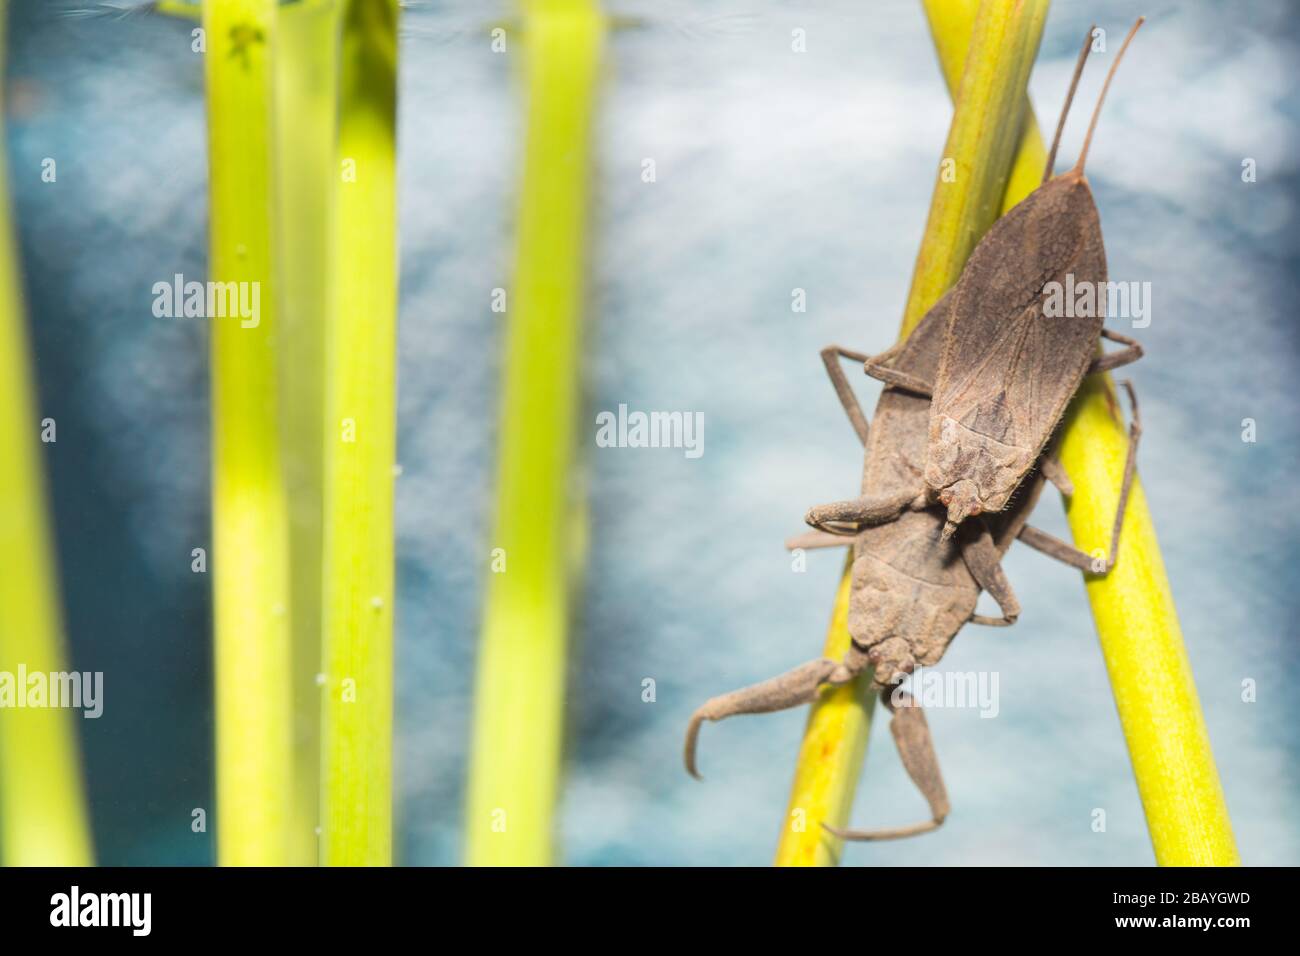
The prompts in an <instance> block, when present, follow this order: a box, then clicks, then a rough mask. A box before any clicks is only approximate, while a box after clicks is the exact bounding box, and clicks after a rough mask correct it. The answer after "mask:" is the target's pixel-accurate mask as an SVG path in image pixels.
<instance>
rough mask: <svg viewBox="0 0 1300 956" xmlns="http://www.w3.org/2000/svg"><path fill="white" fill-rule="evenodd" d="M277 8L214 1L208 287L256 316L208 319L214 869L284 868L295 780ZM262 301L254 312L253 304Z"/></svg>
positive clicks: (246, 0) (207, 9) (268, 3)
mask: <svg viewBox="0 0 1300 956" xmlns="http://www.w3.org/2000/svg"><path fill="white" fill-rule="evenodd" d="M275 8H276V4H275V0H209V2H206V3H204V5H203V25H204V32H205V35H206V40H207V55H206V74H207V96H208V157H209V161H208V170H209V172H208V176H209V194H210V203H209V210H208V215H209V229H210V255H209V271H210V274H211V278H212V280H214V281H218V282H233V283H246V284H247V285H245V286H242V288H243V289H245V290H246V291H247V295H248V296H249V301H250V302H251V301H256V302H257V303H258V306H259V308H258V309H257V310H250V311H256V312H258V314H257V315H255V316H250V317H247V318H245V317H241V316H240V315H235V316H229V315H227V316H226V317H224V318H223V317H217V316H212V315H210V316H209V321H210V323H211V341H212V526H213V527H212V542H213V549H212V551H213V553H212V573H213V618H214V621H213V628H214V635H213V640H214V645H215V651H216V667H215V670H216V718H217V819H216V835H217V859H218V862H220V863H221V864H223V865H236V866H239V865H259V864H264V865H275V864H282V863H285V862H287V861H288V859H289V856H288V848H289V841H288V839H287V832H288V824H289V820H290V818H291V798H292V795H293V790H292V782H293V774H292V761H293V753H292V720H293V707H292V668H291V663H290V660H291V649H290V636H289V635H290V631H289V598H290V595H289V520H288V505H287V502H286V500H285V490H284V481H283V475H282V473H281V464H282V455H281V447H280V433H279V425H280V422H279V418H278V407H279V401H280V385H279V375H278V371H279V367H278V363H277V354H276V333H277V331H278V329H277V318H276V314H275V313H276V308H275V305H276V301H275V300H276V297H275V294H274V288H273V286H272V282H271V279H272V275H273V273H272V251H271V250H272V238H273V237H272V222H271V216H272V209H273V189H272V178H273V177H272V170H273V166H272V162H273V138H272V123H271V117H272V107H273V100H272V89H273V82H272V76H273V71H272V65H271V57H270V51H271V49H272V46H273V39H274V37H273V31H274V28H275V16H276V9H275ZM254 293H256V299H255V300H254V299H253V298H252V297H253V294H254Z"/></svg>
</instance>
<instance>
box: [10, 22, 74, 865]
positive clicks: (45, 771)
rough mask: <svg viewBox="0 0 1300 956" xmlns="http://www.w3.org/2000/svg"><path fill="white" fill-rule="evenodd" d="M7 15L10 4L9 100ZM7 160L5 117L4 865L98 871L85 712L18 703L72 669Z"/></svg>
mask: <svg viewBox="0 0 1300 956" xmlns="http://www.w3.org/2000/svg"><path fill="white" fill-rule="evenodd" d="M7 12H8V11H7V5H6V4H5V3H4V0H0V102H2V101H3V100H4V96H3V92H4V54H3V51H4V42H5V32H6V31H5V18H6V14H7ZM5 157H6V152H5V138H4V124H3V121H2V120H0V554H3V555H5V556H6V561H5V569H4V573H2V574H0V860H2V861H3V862H4V864H5V865H6V866H89V865H90V864H91V862H92V857H91V845H90V830H89V827H88V825H87V822H86V808H85V803H84V799H83V796H82V787H81V764H80V761H79V759H78V748H77V731H76V726H75V724H74V723H73V719H74V718H73V715H74V714H77V713H78V712H77V711H75V710H69V709H67V708H62V707H49V706H41V707H19V706H17V704H18V703H19V701H20V700H21V701H22V702H23V703H27V702H28V698H27V690H28V686H27V684H26V682H25V681H24V682H20V673H23V672H25V673H26V674H27V675H33V674H37V673H43V674H44V675H45V676H46V677H47V678H48V676H49V674H50V673H51V672H62V671H66V670H67V666H68V665H67V655H66V653H65V651H64V647H63V621H62V615H61V613H60V609H59V588H58V575H57V573H56V568H55V561H54V545H53V541H52V536H51V531H50V526H49V518H48V511H47V504H48V503H47V501H46V495H45V485H44V476H43V474H42V471H43V469H42V467H41V460H40V452H39V449H40V448H41V443H40V439H39V437H38V436H39V435H40V434H41V431H42V427H43V426H42V422H41V418H40V416H39V415H38V413H37V409H36V399H35V383H34V381H33V379H34V376H33V374H32V371H31V369H30V366H29V362H30V349H29V345H28V342H27V331H26V328H25V325H24V323H25V320H24V317H23V301H22V289H21V285H20V281H19V268H18V262H17V250H16V249H15V246H14V236H13V225H12V223H11V221H10V207H9V190H8V170H7V165H8V164H7V163H6V161H5ZM54 427H56V428H57V423H55V425H54ZM55 434H56V435H57V432H56V433H55ZM45 703H47V704H48V703H49V701H48V700H46V701H45Z"/></svg>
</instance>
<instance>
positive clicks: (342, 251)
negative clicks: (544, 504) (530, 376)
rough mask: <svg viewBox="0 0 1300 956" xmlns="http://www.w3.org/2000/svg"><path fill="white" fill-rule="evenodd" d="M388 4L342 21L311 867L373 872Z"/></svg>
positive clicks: (384, 616)
mask: <svg viewBox="0 0 1300 956" xmlns="http://www.w3.org/2000/svg"><path fill="white" fill-rule="evenodd" d="M397 23H398V4H397V2H396V0H349V2H348V3H347V4H346V8H345V10H344V12H343V23H342V27H343V34H342V55H341V60H340V65H341V80H340V88H339V146H338V154H337V159H338V163H339V165H338V166H337V167H336V169H335V172H334V176H335V183H336V186H335V189H336V192H335V195H336V197H337V217H338V218H337V224H336V227H335V231H334V237H335V255H336V258H335V260H334V262H335V268H334V270H333V271H334V275H335V281H336V283H337V288H338V293H337V294H338V300H337V315H336V316H335V317H334V319H333V321H332V322H331V326H330V330H329V337H328V348H327V364H326V395H327V398H326V404H327V414H326V419H325V576H324V590H325V597H326V606H325V667H324V672H325V678H326V683H325V688H324V690H325V696H324V702H323V710H322V721H323V724H322V737H321V744H322V751H321V766H322V784H323V789H322V794H321V826H322V832H321V862H322V863H324V864H326V865H330V866H357V865H366V866H385V865H389V864H391V862H392V826H393V809H392V803H393V785H392V762H393V740H392V737H393V477H394V475H393V472H394V468H395V465H396V442H397V418H396V392H397V385H396V374H397V368H396V357H397V169H396V135H397V129H396V102H397Z"/></svg>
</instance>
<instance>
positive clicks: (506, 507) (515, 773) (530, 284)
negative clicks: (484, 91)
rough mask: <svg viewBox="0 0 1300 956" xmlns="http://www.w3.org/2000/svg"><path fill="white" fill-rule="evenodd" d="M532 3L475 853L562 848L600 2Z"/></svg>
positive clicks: (549, 852) (472, 859)
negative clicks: (558, 826) (560, 807)
mask: <svg viewBox="0 0 1300 956" xmlns="http://www.w3.org/2000/svg"><path fill="white" fill-rule="evenodd" d="M524 10H525V24H524V34H525V38H526V39H525V42H526V50H525V61H526V71H527V72H526V82H527V91H528V128H527V144H526V147H525V156H524V178H523V189H522V195H521V201H520V206H519V214H518V215H519V218H518V246H517V250H516V260H515V275H514V283H513V288H512V290H511V298H510V300H509V307H508V314H509V328H508V330H507V332H506V355H505V371H504V382H503V391H502V403H501V412H500V414H501V432H500V438H499V443H500V444H499V452H498V463H497V468H498V474H497V497H496V508H495V514H494V518H495V530H494V533H493V538H492V542H491V547H492V548H493V549H494V551H493V558H492V560H493V562H494V567H493V571H494V573H489V575H488V585H487V598H486V607H485V611H484V620H483V633H482V637H481V643H480V649H479V660H478V682H477V688H476V694H475V701H474V739H473V744H472V750H471V755H470V783H469V794H468V801H467V807H466V818H465V829H466V838H465V839H466V859H467V861H468V862H469V863H470V864H475V865H546V864H549V863H551V862H553V860H554V857H555V851H554V847H553V830H554V814H555V806H556V801H557V794H558V788H559V777H560V759H561V739H562V729H563V721H564V697H565V693H564V687H565V663H566V656H565V655H566V631H567V627H568V617H569V590H570V587H571V584H572V581H571V577H570V555H571V546H572V544H573V533H574V523H573V520H572V514H573V513H572V511H571V500H570V492H571V481H572V475H571V466H572V461H573V457H574V447H575V443H576V440H577V431H578V422H577V418H578V372H579V342H580V339H581V335H580V326H581V311H582V310H581V304H582V291H583V275H584V270H583V265H584V245H585V226H586V216H587V184H588V180H589V175H590V170H589V157H588V150H589V143H588V139H589V135H590V128H591V121H592V113H593V109H594V101H595V84H596V76H597V67H598V64H599V60H600V51H601V47H602V42H603V36H604V30H605V23H604V18H603V17H602V15H601V13H600V12H599V10H598V8H597V5H596V4H595V3H594V2H591V0H553V2H541V0H534V2H528V3H526V4H525V5H524ZM500 562H504V567H502V566H501V564H500Z"/></svg>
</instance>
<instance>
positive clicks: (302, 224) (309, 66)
mask: <svg viewBox="0 0 1300 956" xmlns="http://www.w3.org/2000/svg"><path fill="white" fill-rule="evenodd" d="M338 8H339V0H302V2H299V3H294V4H290V5H287V6H281V7H280V9H279V11H278V13H277V16H278V20H277V22H276V32H275V40H276V50H275V57H274V64H273V65H274V68H275V144H276V151H275V162H276V183H277V186H278V188H277V195H276V207H275V210H276V229H277V233H276V256H277V258H276V266H277V273H276V278H277V282H276V293H277V302H276V304H277V306H278V308H279V312H278V315H279V317H280V328H281V330H282V331H281V335H280V344H281V349H280V372H281V400H282V406H281V407H282V410H283V422H284V424H283V429H282V434H283V437H284V474H285V484H286V489H287V493H288V496H289V553H290V558H291V560H290V579H289V587H290V606H291V607H292V609H293V614H292V619H291V625H292V632H293V634H292V641H293V798H292V808H291V813H292V815H291V817H290V821H289V832H288V840H289V859H290V860H291V861H292V862H293V863H294V864H296V865H304V866H312V865H315V863H316V862H317V838H316V827H317V824H318V823H319V821H320V720H321V692H320V688H319V686H317V683H316V675H317V674H318V673H320V671H321V666H322V665H321V622H322V617H323V614H322V609H321V574H322V507H323V505H322V497H323V494H324V491H323V484H324V462H323V455H324V432H323V428H322V422H323V421H324V419H325V373H324V365H325V328H326V316H327V314H328V311H329V308H330V302H331V301H332V299H331V296H330V290H331V281H332V271H333V270H331V269H330V256H331V255H332V254H333V250H332V248H331V242H330V237H331V235H332V232H331V227H332V221H333V220H332V215H331V210H332V207H333V190H334V184H335V183H336V182H337V181H338V160H337V157H336V156H335V144H336V142H337V135H338V129H337V123H336V116H337V112H338V27H339V17H338Z"/></svg>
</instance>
